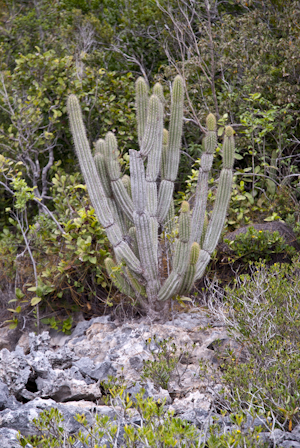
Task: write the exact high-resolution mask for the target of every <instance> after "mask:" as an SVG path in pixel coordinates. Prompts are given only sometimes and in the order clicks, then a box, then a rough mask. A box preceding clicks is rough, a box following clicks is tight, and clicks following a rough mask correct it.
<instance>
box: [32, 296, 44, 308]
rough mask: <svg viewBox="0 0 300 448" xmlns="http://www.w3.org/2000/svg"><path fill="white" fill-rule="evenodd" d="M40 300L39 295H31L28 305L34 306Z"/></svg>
mask: <svg viewBox="0 0 300 448" xmlns="http://www.w3.org/2000/svg"><path fill="white" fill-rule="evenodd" d="M41 300H42V299H41V297H33V298H32V299H31V302H30V305H31V306H35V305H37V304H38V303H40V301H41Z"/></svg>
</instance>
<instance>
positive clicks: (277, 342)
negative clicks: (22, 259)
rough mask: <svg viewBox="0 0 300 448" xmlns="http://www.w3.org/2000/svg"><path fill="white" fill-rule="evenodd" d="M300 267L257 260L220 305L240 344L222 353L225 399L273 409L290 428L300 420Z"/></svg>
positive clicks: (246, 406)
mask: <svg viewBox="0 0 300 448" xmlns="http://www.w3.org/2000/svg"><path fill="white" fill-rule="evenodd" d="M299 269H300V262H299V261H295V262H294V264H293V265H287V264H276V263H275V264H274V265H273V266H271V267H266V265H264V264H256V265H255V267H252V274H251V276H250V275H244V276H241V277H240V281H237V282H236V285H235V287H234V288H232V289H230V288H227V290H226V304H225V305H224V304H222V303H221V302H219V308H218V309H217V313H218V315H219V316H220V315H223V318H224V320H225V322H226V323H227V325H228V329H229V333H230V334H231V336H232V337H233V338H234V339H235V341H237V342H238V344H239V347H240V349H239V350H235V351H234V352H233V351H229V352H228V353H227V355H222V358H223V364H222V369H223V380H224V382H225V384H226V388H225V390H226V391H227V392H226V393H225V400H227V403H230V406H231V409H244V410H245V409H246V410H251V409H252V410H254V411H255V412H257V413H259V412H263V413H267V412H269V415H273V416H274V417H275V419H276V421H277V423H278V424H280V425H282V426H283V427H285V428H286V429H289V430H291V428H292V426H293V425H294V424H298V423H299V422H300V415H299V409H298V406H299V398H300V392H299V390H300V305H299V299H300V277H299ZM215 306H216V305H215Z"/></svg>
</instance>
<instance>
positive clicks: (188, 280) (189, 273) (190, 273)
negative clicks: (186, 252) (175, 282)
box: [178, 243, 200, 295]
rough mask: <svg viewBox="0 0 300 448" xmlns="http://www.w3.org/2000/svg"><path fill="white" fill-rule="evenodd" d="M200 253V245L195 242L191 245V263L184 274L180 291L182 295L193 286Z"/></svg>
mask: <svg viewBox="0 0 300 448" xmlns="http://www.w3.org/2000/svg"><path fill="white" fill-rule="evenodd" d="M199 255H200V246H199V244H198V243H193V244H192V245H191V250H190V259H189V264H188V267H187V270H186V272H185V274H184V278H183V280H182V283H181V286H180V290H179V292H178V293H179V294H180V295H182V294H185V293H188V292H189V291H190V289H191V288H192V286H193V283H194V279H195V275H196V270H197V268H196V265H197V261H198V259H199Z"/></svg>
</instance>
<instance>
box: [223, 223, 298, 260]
mask: <svg viewBox="0 0 300 448" xmlns="http://www.w3.org/2000/svg"><path fill="white" fill-rule="evenodd" d="M224 241H225V243H227V244H228V245H229V247H230V249H231V250H232V254H231V255H230V259H231V261H237V260H240V261H241V262H242V263H249V262H253V261H259V260H266V261H270V260H271V259H272V256H273V255H274V254H286V255H289V256H290V257H291V256H293V255H295V254H296V249H294V248H293V247H291V246H289V245H288V244H286V243H285V241H284V238H283V237H282V236H280V234H279V232H278V231H276V232H269V231H262V230H256V229H254V227H249V229H248V230H247V232H246V233H240V234H239V235H237V236H236V237H235V239H234V240H233V241H230V240H228V239H225V240H224Z"/></svg>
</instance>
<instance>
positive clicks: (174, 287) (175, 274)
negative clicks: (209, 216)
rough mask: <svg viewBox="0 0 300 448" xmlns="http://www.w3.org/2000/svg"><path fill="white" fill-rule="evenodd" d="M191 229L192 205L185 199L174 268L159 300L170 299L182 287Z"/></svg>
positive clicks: (182, 205) (182, 206) (162, 288)
mask: <svg viewBox="0 0 300 448" xmlns="http://www.w3.org/2000/svg"><path fill="white" fill-rule="evenodd" d="M190 231H191V220H190V207H189V203H188V202H186V201H183V203H182V204H181V213H180V216H179V240H178V241H177V245H176V249H175V254H174V260H173V269H172V272H171V274H170V275H169V277H168V278H167V279H166V281H165V282H164V284H163V286H162V287H161V289H160V291H159V293H158V300H159V301H165V300H168V299H170V298H171V297H172V296H174V295H175V294H177V293H178V291H179V289H180V286H181V283H182V281H183V278H184V274H185V271H186V268H187V265H188V263H189V252H190V245H189V239H190Z"/></svg>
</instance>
